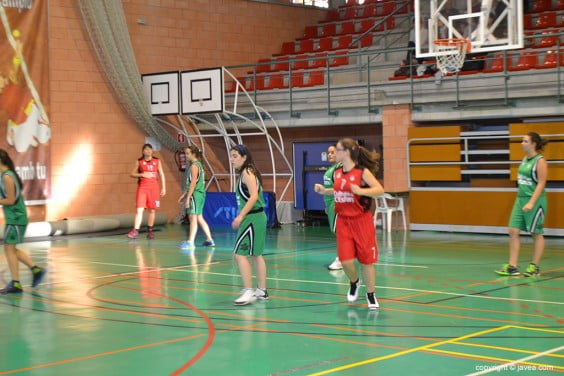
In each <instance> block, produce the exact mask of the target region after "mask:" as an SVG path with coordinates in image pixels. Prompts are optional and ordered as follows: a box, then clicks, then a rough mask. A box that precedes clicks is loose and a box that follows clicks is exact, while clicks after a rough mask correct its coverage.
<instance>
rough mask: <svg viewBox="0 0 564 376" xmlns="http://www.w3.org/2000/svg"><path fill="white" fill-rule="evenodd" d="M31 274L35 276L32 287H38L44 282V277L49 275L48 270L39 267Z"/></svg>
mask: <svg viewBox="0 0 564 376" xmlns="http://www.w3.org/2000/svg"><path fill="white" fill-rule="evenodd" d="M31 273H32V274H33V281H32V282H31V287H36V286H37V285H38V284H40V283H41V281H43V277H44V276H45V273H47V270H45V269H44V268H40V267H37V268H33V270H32V271H31Z"/></svg>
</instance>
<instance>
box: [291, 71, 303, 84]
mask: <svg viewBox="0 0 564 376" xmlns="http://www.w3.org/2000/svg"><path fill="white" fill-rule="evenodd" d="M290 82H291V83H292V87H303V86H304V72H292V79H291V80H290Z"/></svg>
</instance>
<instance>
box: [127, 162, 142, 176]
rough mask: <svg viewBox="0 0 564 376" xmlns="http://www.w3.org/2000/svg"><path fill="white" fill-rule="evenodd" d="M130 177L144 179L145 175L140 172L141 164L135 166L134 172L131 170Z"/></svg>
mask: <svg viewBox="0 0 564 376" xmlns="http://www.w3.org/2000/svg"><path fill="white" fill-rule="evenodd" d="M129 176H131V177H132V178H135V179H139V178H142V177H144V175H143V174H142V173H141V172H139V164H135V167H133V170H131V173H130V174H129Z"/></svg>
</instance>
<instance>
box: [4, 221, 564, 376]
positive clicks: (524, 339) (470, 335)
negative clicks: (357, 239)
mask: <svg viewBox="0 0 564 376" xmlns="http://www.w3.org/2000/svg"><path fill="white" fill-rule="evenodd" d="M213 230H214V237H215V241H216V244H217V247H215V248H214V249H210V248H205V247H197V248H196V251H195V252H192V253H183V252H180V251H179V250H178V248H177V244H178V242H179V241H180V240H181V239H183V238H184V237H185V236H186V228H184V227H181V226H177V225H169V226H167V227H165V228H163V229H162V230H161V231H158V232H157V239H156V240H154V241H149V240H146V239H144V238H142V237H141V238H140V239H139V240H136V241H129V242H128V240H126V239H125V238H124V236H123V235H121V234H119V235H112V236H95V237H89V238H68V239H63V240H58V241H53V242H50V243H49V242H43V243H42V242H39V243H25V244H24V245H23V247H22V248H24V249H26V250H29V251H30V252H31V254H32V257H34V259H35V260H37V261H38V262H39V263H41V264H45V265H46V266H47V268H48V269H49V273H48V277H47V278H46V281H45V283H43V284H42V285H41V286H40V287H39V288H38V289H36V290H35V291H32V290H31V288H30V287H27V286H26V287H25V293H24V294H23V295H22V296H21V297H18V296H3V297H0V317H1V320H0V331H1V333H2V337H3V343H4V344H5V347H4V351H2V353H1V355H0V375H12V374H14V375H17V374H21V375H29V374H33V375H64V374H75V373H76V372H77V370H81V371H80V372H84V373H85V374H100V375H110V374H120V375H157V374H158V375H164V374H171V375H173V374H231V375H310V374H311V375H323V374H339V375H374V374H380V373H390V374H396V375H402V374H414V373H417V374H429V375H430V374H432V375H453V374H456V375H466V374H477V373H478V372H481V371H488V372H489V373H492V374H496V373H497V372H500V370H501V371H503V372H507V373H506V374H515V373H516V372H517V369H518V367H521V370H525V369H527V370H533V369H534V370H537V371H539V370H543V373H542V374H543V375H545V374H546V375H550V374H557V373H562V372H563V371H564V347H563V346H562V343H563V338H564V331H563V330H562V322H563V321H562V320H563V317H564V303H563V302H562V298H561V296H562V291H563V286H562V277H563V276H564V273H563V271H564V267H563V266H562V265H563V262H562V261H563V260H562V254H561V250H562V249H564V241H563V240H562V239H559V238H548V239H547V244H546V245H547V246H546V253H545V257H544V259H543V263H542V276H541V277H540V278H536V279H535V278H525V277H513V278H497V276H496V275H495V273H494V272H493V270H494V269H495V268H497V267H499V265H500V264H501V263H503V262H506V258H507V241H508V238H507V236H499V235H467V234H466V235H464V234H447V233H434V232H411V233H406V232H403V231H396V232H393V233H392V235H391V236H390V237H384V238H382V234H381V233H380V231H379V230H378V236H379V241H378V243H379V251H380V259H379V262H378V264H377V267H376V272H377V281H376V284H377V287H376V293H377V296H378V299H379V301H380V309H379V310H378V311H369V310H368V309H367V308H366V306H365V301H364V298H363V297H360V298H359V300H358V301H357V302H356V303H354V304H350V303H348V302H347V301H346V299H345V293H346V290H347V283H348V282H347V279H346V277H345V275H344V273H343V272H342V271H332V272H329V271H328V270H326V265H327V264H328V263H330V262H331V261H332V260H333V258H334V250H335V242H334V239H333V238H332V235H331V234H330V232H329V229H328V228H327V227H306V228H301V227H297V226H293V225H285V226H283V227H282V228H281V229H273V230H269V231H268V235H267V246H266V251H265V252H266V260H267V265H268V268H269V269H268V288H269V293H270V295H271V298H270V300H268V301H258V302H256V303H255V304H253V305H250V306H243V307H236V306H234V305H233V304H232V301H233V300H234V299H235V298H236V297H237V296H238V294H239V286H240V278H239V273H238V270H237V268H236V265H235V264H234V262H233V260H232V254H231V252H232V246H233V242H234V240H235V232H234V231H231V230H230V229H228V228H215V229H213ZM142 235H143V234H142ZM524 239H527V240H525V244H524V246H523V249H522V254H521V258H520V262H521V264H522V265H524V264H526V263H528V262H529V259H530V258H531V254H532V253H531V244H530V242H528V238H524ZM197 240H199V241H201V239H197ZM0 270H1V271H2V279H3V281H1V282H2V283H5V282H6V280H7V279H8V278H9V276H8V275H7V265H6V261H5V258H4V257H2V258H1V259H0ZM27 278H29V275H28V274H27V273H26V271H24V270H22V279H23V281H22V282H23V283H24V284H26V283H28V282H29V281H28V280H27ZM363 292H364V288H362V290H361V293H363ZM217 359H222V361H221V362H217ZM516 361H519V364H518V365H517V364H515V362H516ZM495 367H497V368H495ZM523 367H528V368H523ZM414 370H416V371H414Z"/></svg>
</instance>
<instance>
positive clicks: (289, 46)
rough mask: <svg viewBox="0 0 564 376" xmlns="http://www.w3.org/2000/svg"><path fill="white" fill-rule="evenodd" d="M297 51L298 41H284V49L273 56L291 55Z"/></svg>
mask: <svg viewBox="0 0 564 376" xmlns="http://www.w3.org/2000/svg"><path fill="white" fill-rule="evenodd" d="M295 52H296V42H284V43H282V49H281V50H280V53H279V54H275V55H273V56H280V55H291V54H293V53H295Z"/></svg>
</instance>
